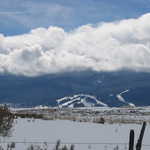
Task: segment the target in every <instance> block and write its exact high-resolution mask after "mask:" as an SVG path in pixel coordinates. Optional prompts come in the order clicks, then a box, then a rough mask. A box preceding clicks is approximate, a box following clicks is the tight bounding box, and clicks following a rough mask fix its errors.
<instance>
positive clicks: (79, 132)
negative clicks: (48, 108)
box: [0, 119, 150, 150]
mask: <svg viewBox="0 0 150 150" xmlns="http://www.w3.org/2000/svg"><path fill="white" fill-rule="evenodd" d="M130 129H134V130H135V136H136V140H137V137H138V136H139V132H140V129H141V125H139V124H95V123H80V122H73V121H67V120H53V121H52V120H51V121H50V120H40V119H35V120H33V119H17V120H15V125H14V127H13V129H12V136H11V137H5V138H4V137H1V139H0V140H1V141H3V142H8V141H18V142H19V141H20V142H50V143H52V144H48V147H49V149H50V150H52V149H53V148H54V143H55V142H56V141H57V140H59V139H60V140H61V141H62V143H74V145H75V150H88V149H91V150H114V148H115V147H116V146H117V145H118V146H119V149H120V150H126V149H128V145H127V144H106V143H128V140H129V131H130ZM149 139H150V126H149V124H148V125H147V127H146V131H145V135H144V139H143V143H144V144H145V145H148V144H149ZM76 143H77V144H76ZM94 143H95V144H94ZM99 143H103V144H99ZM39 144H40V143H39ZM41 145H44V144H41ZM28 146H29V144H27V143H26V144H22V143H20V144H19V143H18V144H16V147H17V150H20V149H21V150H23V149H25V148H27V147H28ZM44 146H45V145H44ZM149 148H150V147H148V146H144V147H143V150H147V149H149Z"/></svg>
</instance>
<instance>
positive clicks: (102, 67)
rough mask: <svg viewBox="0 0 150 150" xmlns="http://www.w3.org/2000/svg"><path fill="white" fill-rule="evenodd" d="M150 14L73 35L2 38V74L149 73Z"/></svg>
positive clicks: (55, 32) (57, 32)
mask: <svg viewBox="0 0 150 150" xmlns="http://www.w3.org/2000/svg"><path fill="white" fill-rule="evenodd" d="M149 20H150V14H145V15H143V16H141V17H140V18H137V19H128V20H122V21H119V22H112V23H101V24H99V25H97V26H96V27H93V26H92V25H85V26H81V27H80V28H78V29H75V30H73V31H71V32H65V31H64V30H63V29H62V28H58V27H49V28H48V29H46V28H38V29H34V30H32V31H31V32H30V33H28V34H24V35H19V36H10V37H5V36H3V35H0V72H1V73H3V72H9V73H12V74H19V75H26V76H36V75H41V74H46V73H57V72H62V71H76V70H77V71H80V70H86V69H92V70H95V71H118V70H121V69H129V70H133V71H148V72H150V22H149Z"/></svg>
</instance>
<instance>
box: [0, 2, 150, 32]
mask: <svg viewBox="0 0 150 150" xmlns="http://www.w3.org/2000/svg"><path fill="white" fill-rule="evenodd" d="M149 11H150V0H125V1H121V0H4V1H1V2H0V33H3V34H4V35H16V34H23V33H27V32H29V31H30V30H31V29H33V28H38V27H49V26H58V27H62V28H63V29H64V30H65V31H70V30H72V29H74V28H77V27H80V26H81V25H85V24H97V23H99V22H103V21H107V22H110V21H116V20H121V19H127V18H134V17H139V16H141V15H142V14H145V13H148V12H149Z"/></svg>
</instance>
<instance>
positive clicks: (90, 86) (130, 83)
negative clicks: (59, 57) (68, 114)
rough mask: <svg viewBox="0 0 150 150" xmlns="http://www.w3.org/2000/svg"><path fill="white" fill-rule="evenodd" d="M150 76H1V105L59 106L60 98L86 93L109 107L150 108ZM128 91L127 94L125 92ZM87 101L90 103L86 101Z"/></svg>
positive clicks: (85, 73)
mask: <svg viewBox="0 0 150 150" xmlns="http://www.w3.org/2000/svg"><path fill="white" fill-rule="evenodd" d="M149 81H150V73H144V72H132V71H118V72H94V71H90V70H89V71H81V72H64V73H59V74H47V75H43V76H37V77H25V76H19V75H18V76H15V75H10V74H1V75H0V103H11V104H15V105H19V106H22V107H23V106H26V107H31V106H37V105H51V106H55V105H57V101H56V100H58V99H60V98H64V97H65V98H66V97H69V99H71V100H72V98H71V97H72V96H74V95H79V94H81V93H82V94H84V95H90V96H93V97H95V98H96V99H97V100H100V101H101V102H102V103H104V104H106V105H108V106H123V105H127V104H131V105H132V104H134V105H136V106H146V105H150V101H149V97H150V92H149V91H150V84H149ZM124 91H127V92H124ZM85 102H86V100H85Z"/></svg>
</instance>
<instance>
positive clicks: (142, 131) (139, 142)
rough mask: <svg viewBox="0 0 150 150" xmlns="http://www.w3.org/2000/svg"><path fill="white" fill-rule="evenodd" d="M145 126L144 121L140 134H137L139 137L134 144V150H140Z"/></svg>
mask: <svg viewBox="0 0 150 150" xmlns="http://www.w3.org/2000/svg"><path fill="white" fill-rule="evenodd" d="M145 128H146V122H144V123H143V126H142V129H141V132H140V136H139V139H138V141H137V144H136V150H141V147H142V140H143V136H144V132H145Z"/></svg>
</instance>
